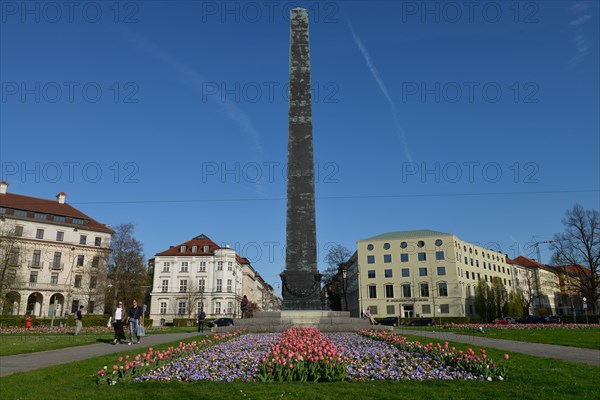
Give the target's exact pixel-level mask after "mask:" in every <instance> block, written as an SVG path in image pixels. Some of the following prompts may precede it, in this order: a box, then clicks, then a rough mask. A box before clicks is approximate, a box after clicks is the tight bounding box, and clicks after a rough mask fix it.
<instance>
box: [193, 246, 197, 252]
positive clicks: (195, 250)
mask: <svg viewBox="0 0 600 400" xmlns="http://www.w3.org/2000/svg"><path fill="white" fill-rule="evenodd" d="M197 252H198V246H196V245H193V246H192V253H197Z"/></svg>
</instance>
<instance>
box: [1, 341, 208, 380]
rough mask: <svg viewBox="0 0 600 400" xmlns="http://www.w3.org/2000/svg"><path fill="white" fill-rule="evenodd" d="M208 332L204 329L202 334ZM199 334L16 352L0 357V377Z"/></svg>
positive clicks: (142, 347)
mask: <svg viewBox="0 0 600 400" xmlns="http://www.w3.org/2000/svg"><path fill="white" fill-rule="evenodd" d="M207 333H209V331H208V330H207V331H205V332H204V334H207ZM198 335H201V334H200V333H197V332H190V333H166V334H158V335H148V336H144V337H143V338H142V340H141V342H140V343H139V344H133V345H131V346H128V345H123V344H117V345H113V344H111V343H99V344H90V345H86V346H76V347H66V348H64V349H58V350H48V351H40V352H38V353H27V354H17V355H14V356H4V357H0V377H3V376H7V375H11V374H14V373H15V372H25V371H33V370H35V369H39V368H46V367H51V366H54V365H59V364H66V363H70V362H73V361H80V360H85V359H86V358H92V357H96V356H102V355H105V354H112V353H115V354H117V353H122V352H123V351H128V350H135V349H140V350H146V349H147V348H148V347H152V346H156V345H157V344H161V343H167V342H172V341H175V340H180V339H187V338H190V337H194V336H198Z"/></svg>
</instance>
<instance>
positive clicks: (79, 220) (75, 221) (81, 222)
mask: <svg viewBox="0 0 600 400" xmlns="http://www.w3.org/2000/svg"><path fill="white" fill-rule="evenodd" d="M73 223H74V224H75V225H83V224H85V220H83V219H79V218H73Z"/></svg>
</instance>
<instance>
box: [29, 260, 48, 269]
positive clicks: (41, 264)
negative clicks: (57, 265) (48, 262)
mask: <svg viewBox="0 0 600 400" xmlns="http://www.w3.org/2000/svg"><path fill="white" fill-rule="evenodd" d="M29 268H31V269H42V268H44V262H43V261H38V262H37V263H35V262H33V261H32V262H30V263H29Z"/></svg>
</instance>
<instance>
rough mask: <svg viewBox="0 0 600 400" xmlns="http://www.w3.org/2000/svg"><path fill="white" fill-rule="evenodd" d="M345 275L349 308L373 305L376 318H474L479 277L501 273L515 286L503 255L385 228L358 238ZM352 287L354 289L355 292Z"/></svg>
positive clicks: (431, 234) (355, 311)
mask: <svg viewBox="0 0 600 400" xmlns="http://www.w3.org/2000/svg"><path fill="white" fill-rule="evenodd" d="M357 245H358V250H357V255H356V262H355V263H354V264H353V265H351V266H350V267H349V269H348V273H347V280H348V281H347V287H348V295H349V297H353V296H355V297H354V299H358V301H356V300H351V299H350V298H349V299H348V306H349V310H350V312H351V314H352V315H354V316H358V315H360V312H361V310H365V309H366V308H367V307H370V308H371V312H372V314H373V315H374V316H375V317H377V318H382V317H387V316H400V317H439V316H441V317H464V316H468V317H471V316H472V317H475V316H476V315H477V314H476V312H475V307H474V296H475V287H476V286H477V283H478V282H479V279H483V280H485V281H486V282H489V283H491V281H492V278H493V277H496V276H497V277H500V279H502V282H503V283H504V285H505V287H506V289H507V291H509V292H510V291H511V290H512V287H513V278H512V274H511V268H510V266H509V264H507V262H506V256H505V255H504V254H502V253H499V252H496V251H494V250H490V249H486V248H484V247H481V246H478V245H475V244H472V243H469V242H465V241H464V240H462V239H460V238H459V237H457V236H455V235H453V234H451V233H443V232H436V231H431V230H417V231H401V232H389V233H384V234H382V235H378V236H374V237H371V238H367V239H363V240H360V241H358V243H357ZM354 288H356V289H357V290H354Z"/></svg>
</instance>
